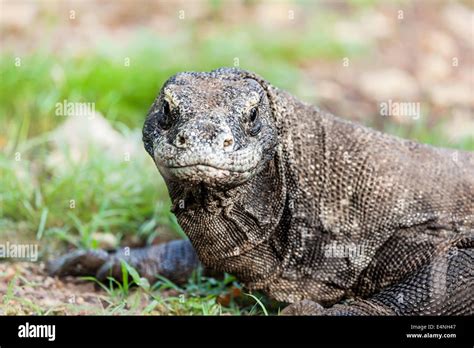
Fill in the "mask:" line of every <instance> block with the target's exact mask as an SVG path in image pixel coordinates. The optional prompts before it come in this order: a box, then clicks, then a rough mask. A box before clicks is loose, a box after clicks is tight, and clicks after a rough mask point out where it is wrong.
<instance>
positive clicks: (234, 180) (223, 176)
mask: <svg viewBox="0 0 474 348" xmlns="http://www.w3.org/2000/svg"><path fill="white" fill-rule="evenodd" d="M161 169H162V172H163V174H164V175H165V176H168V177H170V176H171V177H173V178H174V179H177V180H178V181H182V182H189V183H194V184H201V183H204V184H206V185H208V186H221V185H223V184H238V183H242V182H244V181H246V180H248V179H249V178H250V177H251V176H252V173H253V172H254V170H255V168H249V169H245V170H244V169H241V170H234V169H230V168H222V167H216V166H213V165H209V164H201V163H198V164H191V165H183V166H167V167H161Z"/></svg>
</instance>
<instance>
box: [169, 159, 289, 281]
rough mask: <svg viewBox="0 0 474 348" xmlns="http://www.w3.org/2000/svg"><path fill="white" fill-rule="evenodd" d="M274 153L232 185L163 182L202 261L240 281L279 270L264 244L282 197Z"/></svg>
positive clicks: (262, 277)
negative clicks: (247, 177) (249, 176)
mask: <svg viewBox="0 0 474 348" xmlns="http://www.w3.org/2000/svg"><path fill="white" fill-rule="evenodd" d="M280 153H281V151H280V150H277V151H276V153H275V155H274V156H273V159H271V160H269V161H268V163H267V164H266V165H265V166H264V168H263V169H262V170H261V171H260V172H259V173H258V174H256V175H255V176H254V177H253V178H252V179H250V180H249V181H247V182H246V183H244V184H241V185H239V186H236V187H233V188H228V189H210V188H208V187H204V186H200V185H198V186H194V187H191V186H189V185H186V184H182V183H179V182H173V181H169V182H167V185H168V189H169V192H170V196H171V199H172V202H173V208H172V210H173V212H174V213H175V215H176V217H177V219H178V222H179V224H180V226H181V227H182V228H183V230H184V232H185V233H186V235H187V236H188V237H189V239H190V241H191V243H192V244H193V246H194V248H195V250H196V252H197V253H198V256H199V259H200V260H201V262H202V263H203V264H204V265H206V266H208V267H210V268H212V269H215V270H219V271H224V272H228V273H231V274H234V275H235V276H237V277H238V278H239V279H240V280H241V281H243V282H246V283H265V282H266V280H268V279H270V278H272V277H273V276H274V275H276V273H278V272H279V271H280V266H279V263H280V261H279V259H278V258H277V255H276V254H275V251H274V249H273V248H272V247H271V246H270V240H271V239H272V237H273V234H274V232H275V230H276V228H277V227H278V224H279V222H280V219H281V216H282V213H283V209H284V206H285V200H286V185H285V175H284V166H283V164H282V163H281V160H280V158H281V157H280V155H279V154H280Z"/></svg>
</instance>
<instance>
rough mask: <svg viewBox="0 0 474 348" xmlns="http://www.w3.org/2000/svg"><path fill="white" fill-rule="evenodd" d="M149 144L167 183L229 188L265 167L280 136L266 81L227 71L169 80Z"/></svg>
mask: <svg viewBox="0 0 474 348" xmlns="http://www.w3.org/2000/svg"><path fill="white" fill-rule="evenodd" d="M143 141H144V145H145V149H146V150H147V152H148V153H149V154H150V155H151V156H152V157H153V159H154V161H155V163H156V165H157V167H158V169H159V171H160V173H161V174H162V176H163V177H164V178H165V180H166V181H167V182H169V181H171V182H179V183H180V184H183V183H184V184H186V185H189V186H190V187H192V186H198V185H205V186H208V187H213V188H228V187H233V186H237V185H240V184H242V183H244V182H246V181H248V180H250V179H251V178H253V177H254V176H255V175H256V174H258V173H259V171H261V170H262V169H263V168H264V167H265V164H266V163H267V162H268V161H269V160H270V159H271V158H272V156H273V154H274V151H275V146H276V143H277V132H276V128H275V127H274V122H273V121H272V111H271V107H270V101H269V99H268V96H267V93H266V89H265V87H264V86H263V85H262V82H261V81H259V80H258V78H252V75H250V73H247V72H245V71H243V70H239V69H231V68H221V69H217V70H214V71H211V72H209V73H197V72H183V73H178V74H176V75H174V76H172V77H171V78H170V79H168V81H166V83H165V84H164V85H163V87H162V89H161V91H160V93H159V95H158V97H157V98H156V100H155V101H154V103H153V105H152V107H151V109H150V111H149V113H148V116H147V119H146V121H145V125H144V128H143Z"/></svg>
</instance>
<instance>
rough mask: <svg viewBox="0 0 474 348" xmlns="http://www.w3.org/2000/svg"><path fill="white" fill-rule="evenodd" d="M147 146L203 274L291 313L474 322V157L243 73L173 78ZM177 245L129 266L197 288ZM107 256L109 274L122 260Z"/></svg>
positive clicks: (147, 133) (100, 259) (133, 257)
mask: <svg viewBox="0 0 474 348" xmlns="http://www.w3.org/2000/svg"><path fill="white" fill-rule="evenodd" d="M143 141H144V144H145V149H146V150H147V151H148V153H149V154H150V155H151V156H152V158H153V159H154V161H155V163H156V165H157V167H158V170H159V171H160V173H161V174H162V176H163V177H164V179H165V181H166V184H167V186H168V189H169V193H170V196H171V199H172V201H173V212H174V214H175V215H176V217H177V219H178V222H179V224H180V225H181V227H182V228H183V230H184V231H185V233H186V234H187V235H188V237H189V240H190V242H191V244H192V248H194V250H195V252H196V254H197V257H198V258H199V260H200V262H201V263H202V264H204V266H206V267H208V268H211V269H214V270H219V271H225V272H229V273H232V274H234V275H236V276H237V277H238V278H239V279H240V280H241V281H242V282H243V283H244V284H245V286H246V287H247V288H249V289H260V290H263V291H265V292H266V293H267V294H268V295H269V296H271V297H273V298H275V299H277V300H280V301H284V302H289V303H294V304H293V305H291V306H289V307H288V308H287V309H286V310H285V311H284V312H285V313H286V314H322V315H360V314H400V315H404V314H460V315H463V314H474V304H473V300H472V299H473V296H472V294H473V292H474V290H473V278H474V277H473V252H474V251H473V238H474V156H473V154H472V153H469V152H463V151H459V150H457V151H455V150H449V149H441V148H435V147H431V146H428V145H422V144H418V143H416V142H413V141H409V140H404V139H400V138H397V137H394V136H390V135H387V134H382V133H380V132H378V131H375V130H372V129H369V128H366V127H363V126H361V125H358V124H355V123H352V122H348V121H345V120H342V119H340V118H337V117H335V116H332V115H330V114H328V113H325V112H323V111H321V110H319V109H318V108H316V107H314V106H312V105H309V104H306V103H303V102H301V101H299V100H298V99H296V98H295V97H293V96H291V95H290V94H288V93H286V92H284V91H281V90H279V89H277V88H275V87H273V86H272V85H270V84H269V83H268V82H266V81H265V80H264V79H263V78H261V77H259V76H257V75H255V74H253V73H251V72H247V71H243V70H239V69H230V68H222V69H218V70H214V71H212V72H209V73H197V72H185V73H179V74H176V75H175V76H173V77H171V78H170V79H169V80H168V81H167V82H166V83H165V84H164V86H163V88H162V89H161V91H160V93H159V95H158V97H157V98H156V100H155V102H154V103H153V105H152V107H151V109H150V112H149V114H148V117H147V119H146V122H145V125H144V128H143ZM174 243H175V244H174V245H173V246H171V245H163V246H160V247H156V246H155V247H151V248H152V249H153V248H154V249H155V251H154V252H150V251H148V249H143V250H138V251H137V250H132V251H131V254H130V255H129V256H128V260H129V261H130V262H131V263H132V264H133V265H134V266H136V267H137V268H138V269H139V270H140V271H142V272H144V274H145V276H147V277H150V278H153V273H154V272H158V273H165V274H167V275H168V276H170V275H172V274H177V275H180V276H179V277H177V278H184V277H185V276H186V275H187V274H189V272H190V270H192V268H193V267H195V266H196V264H197V258H196V256H195V255H194V252H193V249H192V248H191V244H189V242H185V241H183V242H174ZM180 243H182V244H183V245H185V247H183V248H182V249H179V248H180V247H179V246H178V245H179V244H180ZM178 250H181V251H180V252H178ZM94 255H95V256H94ZM94 255H92V256H94V258H93V259H94V260H95V261H94V262H95V263H97V264H100V266H98V268H100V267H101V272H102V273H103V272H104V270H110V269H112V270H114V265H116V264H117V263H118V260H120V258H121V257H122V255H114V256H107V255H105V256H104V254H103V253H102V254H97V252H96V254H94ZM97 255H98V256H97ZM177 255H178V256H177ZM76 256H77V255H76ZM81 256H82V257H83V256H84V255H83V254H81ZM92 256H91V257H92ZM66 257H67V256H66ZM109 258H110V260H109ZM73 259H74V258H72V259H71V258H69V259H68V260H69V261H70V262H69V264H71V265H75V264H76V263H79V264H80V263H81V262H76V263H75V262H73V261H71V260H73ZM76 259H80V258H77V257H76ZM79 261H81V260H79ZM82 261H83V260H82ZM66 264H68V263H67V262H64V261H62V262H57V263H56V264H55V265H56V267H55V268H54V270H55V273H61V272H60V270H61V271H64V270H66V272H63V273H67V270H68V267H69V269H71V266H68V267H65V266H64V265H66ZM90 264H91V262H89V265H88V266H89V267H88V268H87V270H88V271H90V269H91V267H90V266H91V265H90ZM61 265H63V266H64V267H61ZM144 265H145V266H144Z"/></svg>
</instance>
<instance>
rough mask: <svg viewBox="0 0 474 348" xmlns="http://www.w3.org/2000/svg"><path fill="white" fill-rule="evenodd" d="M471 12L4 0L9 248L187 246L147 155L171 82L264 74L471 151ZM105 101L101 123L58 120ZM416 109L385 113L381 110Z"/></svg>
mask: <svg viewBox="0 0 474 348" xmlns="http://www.w3.org/2000/svg"><path fill="white" fill-rule="evenodd" d="M472 14H473V8H472V2H470V1H450V2H443V1H428V0H425V1H370V0H365V1H362V0H361V1H356V0H353V1H263V2H258V1H250V0H248V1H218V0H212V1H176V2H171V1H104V2H102V1H100V2H99V1H97V2H96V1H38V2H32V1H6V0H2V1H1V11H0V16H1V17H0V18H1V23H0V34H1V51H0V77H1V92H0V120H1V129H0V171H1V180H0V241H3V242H5V241H10V242H13V241H15V242H21V241H34V242H35V243H40V245H41V248H40V251H41V255H42V256H44V257H49V256H50V255H51V254H57V253H60V252H63V251H64V248H65V247H73V246H74V247H86V248H91V247H92V248H95V247H106V248H114V247H118V246H119V245H131V246H139V245H144V244H146V243H158V242H161V241H164V240H169V239H172V238H179V237H181V236H183V234H182V231H181V230H180V228H179V226H178V225H177V224H176V221H175V219H174V217H173V216H172V215H171V214H170V213H169V201H168V196H167V192H166V188H165V187H164V185H163V182H162V180H161V179H160V178H159V175H158V172H157V171H156V169H155V168H154V165H153V163H152V161H151V159H149V158H148V156H147V155H146V153H145V151H144V150H142V148H141V143H140V132H141V126H142V124H143V121H144V117H145V115H146V113H147V111H148V108H149V107H150V105H151V103H152V101H153V99H154V97H155V96H156V94H157V92H158V91H159V88H160V86H161V85H162V84H163V82H164V81H165V80H166V79H167V78H168V77H170V76H171V75H172V74H174V73H176V72H178V71H184V70H197V71H205V70H211V69H214V68H217V67H221V66H239V67H241V68H244V69H249V70H254V71H256V72H258V73H259V74H261V75H262V76H264V77H265V78H266V79H267V80H269V81H271V82H272V84H274V85H275V86H277V87H281V88H284V89H287V90H289V91H290V92H292V93H293V94H295V95H297V96H299V97H300V98H301V99H303V100H305V101H308V102H312V103H315V104H317V105H319V106H321V107H322V108H325V109H327V110H329V111H331V112H333V113H335V114H337V115H338V116H341V117H344V118H347V119H352V120H354V121H357V122H361V123H364V124H367V125H369V126H372V127H375V128H378V129H380V130H383V131H386V132H390V133H393V134H396V135H400V136H403V137H408V138H412V139H415V140H418V141H421V142H426V143H430V144H434V145H442V146H449V147H454V148H459V149H466V150H474V140H473V134H474V120H473V113H472V111H473V107H474V105H473V103H474V98H473V93H472V92H473V80H474V79H473V71H474V69H473V42H472V35H470V34H469V33H472V29H471V27H470V26H471V20H472ZM65 100H67V101H69V102H87V103H93V105H94V107H95V111H96V112H97V113H98V114H97V115H95V116H94V117H92V118H88V117H81V116H58V115H56V112H55V110H56V105H57V103H63V101H65ZM387 100H393V101H400V102H405V101H413V102H417V103H420V105H421V115H420V117H419V118H417V119H413V118H409V117H403V116H402V117H383V116H381V115H380V112H379V106H380V102H384V101H387Z"/></svg>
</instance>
